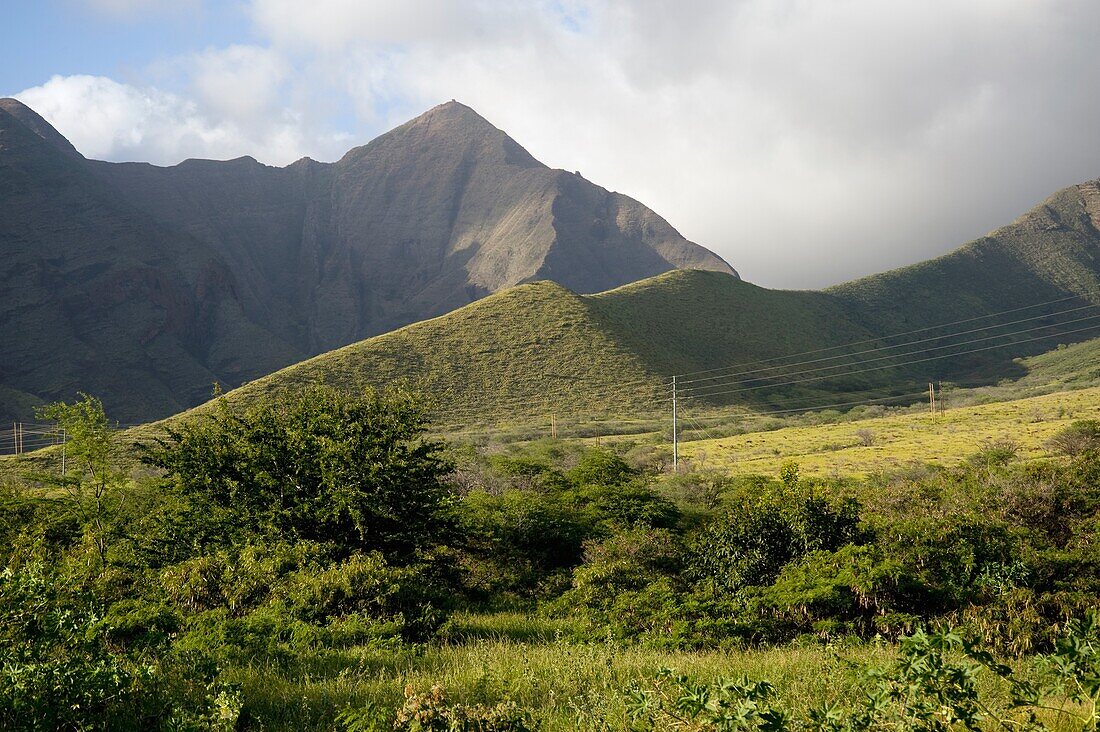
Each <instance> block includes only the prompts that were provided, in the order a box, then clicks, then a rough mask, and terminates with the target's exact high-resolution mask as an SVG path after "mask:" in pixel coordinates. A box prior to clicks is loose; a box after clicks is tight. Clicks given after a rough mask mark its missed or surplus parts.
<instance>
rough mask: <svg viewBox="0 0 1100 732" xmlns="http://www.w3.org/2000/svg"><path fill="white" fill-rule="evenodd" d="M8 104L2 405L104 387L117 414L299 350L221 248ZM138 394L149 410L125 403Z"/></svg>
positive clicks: (1, 270)
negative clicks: (261, 317) (252, 301)
mask: <svg viewBox="0 0 1100 732" xmlns="http://www.w3.org/2000/svg"><path fill="white" fill-rule="evenodd" d="M11 108H12V107H11V105H10V104H6V105H4V106H3V107H2V108H0V254H2V256H0V333H3V338H4V343H3V347H2V348H0V382H2V383H3V386H4V387H5V389H4V390H3V391H0V413H3V414H4V416H5V418H6V417H9V416H13V415H14V416H21V417H24V418H25V417H26V416H27V415H28V412H29V409H30V407H31V405H33V404H34V403H35V402H37V401H39V400H40V399H42V398H43V397H46V398H49V397H53V396H55V395H71V394H72V393H73V392H75V391H76V390H78V389H79V390H83V391H87V392H90V393H95V394H102V395H104V396H105V397H106V399H107V400H108V403H109V404H111V406H112V407H114V408H115V410H116V413H117V414H119V416H121V417H123V418H124V419H125V418H131V417H133V416H135V414H148V413H152V414H158V413H161V414H163V413H168V412H172V411H177V410H179V409H181V408H184V407H186V406H188V405H189V404H193V403H195V401H197V400H201V399H203V398H205V397H206V396H207V395H209V390H210V386H209V385H210V383H211V382H212V381H213V380H215V379H217V378H219V374H221V373H232V374H233V376H234V377H236V378H237V379H245V378H249V377H252V376H256V375H259V373H262V370H263V369H262V368H259V369H255V370H249V369H247V368H239V369H238V368H236V365H235V364H234V363H233V361H232V357H229V358H227V357H225V356H221V355H219V354H218V348H219V347H221V344H229V343H239V344H248V348H250V349H252V353H253V354H254V356H253V359H252V361H253V363H256V364H270V363H280V362H282V363H285V362H286V361H288V360H291V359H294V358H298V357H301V355H302V354H301V353H300V352H299V351H297V350H295V349H294V348H292V347H290V346H288V345H286V344H284V343H281V342H280V341H279V340H278V339H276V338H273V337H272V336H271V334H270V333H268V332H266V331H263V330H261V329H259V328H257V327H256V326H255V324H254V323H252V322H250V321H249V320H248V319H247V318H246V317H244V315H243V313H242V312H241V309H240V307H239V303H238V301H237V299H236V297H235V295H234V293H233V275H232V273H231V272H230V271H229V269H228V267H227V266H226V264H225V262H224V261H223V260H222V259H220V258H219V256H218V255H217V253H216V252H214V251H212V250H210V249H209V248H208V247H206V246H204V245H203V244H202V243H201V242H199V241H197V240H195V239H194V238H192V237H189V236H187V235H186V234H183V233H180V232H177V231H175V230H173V229H171V228H168V227H165V226H163V225H161V224H160V223H159V222H157V221H155V220H152V219H151V218H150V217H148V216H146V215H144V214H143V213H142V212H140V211H138V210H136V209H135V208H133V207H132V206H130V205H128V204H127V202H126V201H125V200H124V199H122V198H121V197H120V196H119V195H118V194H117V192H115V191H113V190H111V189H110V188H108V187H105V186H103V185H102V183H101V182H100V181H99V180H98V179H97V178H96V177H95V176H94V175H93V174H92V172H91V171H90V170H89V169H88V167H87V165H86V163H85V161H84V160H83V158H81V157H80V156H79V154H78V153H76V151H75V150H72V149H71V148H69V147H66V146H65V145H64V144H63V142H64V140H63V138H60V136H59V135H56V133H52V134H51V132H52V128H50V127H49V126H48V125H47V124H46V123H45V121H43V120H41V119H40V118H37V116H31V115H33V112H30V111H29V110H27V109H26V108H22V109H21V110H20V109H17V111H19V112H20V115H21V117H20V119H22V120H29V121H30V123H31V124H30V126H28V125H27V124H24V122H21V121H20V119H17V118H16V117H15V116H13V115H12V114H11V113H10V112H8V111H6V110H8V109H11ZM128 396H129V397H134V396H138V398H139V399H140V403H141V404H142V406H143V410H141V411H140V412H139V411H136V410H127V409H126V408H125V407H126V406H127V405H129V404H131V401H130V399H129V398H127V397H128Z"/></svg>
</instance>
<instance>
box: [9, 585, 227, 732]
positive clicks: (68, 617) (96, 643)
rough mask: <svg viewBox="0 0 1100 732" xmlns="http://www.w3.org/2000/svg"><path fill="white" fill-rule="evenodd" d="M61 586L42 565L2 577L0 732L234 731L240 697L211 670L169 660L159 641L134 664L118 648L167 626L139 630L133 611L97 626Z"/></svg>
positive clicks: (93, 614) (92, 605)
mask: <svg viewBox="0 0 1100 732" xmlns="http://www.w3.org/2000/svg"><path fill="white" fill-rule="evenodd" d="M65 579H66V578H64V577H60V576H57V575H55V574H53V573H51V572H50V571H49V570H48V569H47V568H45V567H44V566H43V565H41V564H31V565H28V566H26V567H23V568H20V569H15V570H13V569H10V568H9V569H5V570H3V571H0V727H3V728H4V729H11V730H22V729H26V730H35V729H99V728H104V727H109V728H122V729H159V728H170V729H195V730H198V729H206V730H231V729H233V728H234V724H235V722H236V720H237V717H238V715H239V713H240V708H241V701H240V696H239V693H238V691H237V690H236V689H235V688H234V687H232V686H230V685H227V684H224V683H222V682H219V681H218V680H217V669H216V668H210V667H209V666H208V665H206V664H204V663H203V662H202V659H201V658H184V659H177V658H173V657H170V656H169V655H167V653H166V644H165V643H164V637H160V638H156V639H153V640H151V641H150V640H149V639H144V642H142V643H140V644H138V645H140V646H141V648H142V651H143V652H142V653H141V654H137V655H130V654H127V653H126V652H125V651H124V650H123V648H122V647H120V645H119V644H120V643H121V642H123V641H126V640H130V641H133V640H134V638H133V636H132V635H130V633H129V632H128V631H130V630H131V629H132V628H133V627H134V626H135V625H145V626H150V625H156V624H157V622H156V620H154V619H153V618H152V617H150V616H159V617H158V618H157V619H160V620H163V616H160V614H159V613H148V612H146V613H145V616H146V617H145V618H143V619H141V620H137V622H135V618H134V616H135V615H138V614H141V609H139V608H137V607H134V606H133V604H131V606H130V607H128V608H125V609H124V608H117V609H115V610H114V612H112V613H108V614H107V616H106V617H101V615H100V611H99V610H98V608H97V603H96V601H95V598H94V597H92V596H89V595H87V594H81V593H79V592H72V591H71V590H70V587H69V584H68V583H66V581H65ZM127 616H128V617H127ZM168 624H171V621H169V623H168ZM120 630H121V631H122V632H121V633H120V632H119V631H120Z"/></svg>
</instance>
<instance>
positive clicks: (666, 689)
mask: <svg viewBox="0 0 1100 732" xmlns="http://www.w3.org/2000/svg"><path fill="white" fill-rule="evenodd" d="M1098 631H1100V628H1098V626H1097V619H1096V615H1090V616H1088V617H1087V618H1085V619H1084V620H1078V621H1074V622H1073V623H1071V624H1070V626H1069V627H1068V629H1067V633H1066V635H1065V636H1064V638H1063V639H1062V640H1061V641H1060V642H1059V643H1058V646H1057V649H1056V650H1055V652H1054V653H1052V654H1050V655H1047V656H1041V657H1039V658H1037V659H1036V661H1035V667H1036V673H1035V674H1034V675H1029V674H1024V673H1018V672H1017V671H1016V670H1014V669H1013V668H1012V667H1010V666H1007V665H1004V664H1002V663H999V662H997V661H996V660H995V659H994V657H993V656H992V655H991V654H990V653H989V652H988V651H985V650H982V649H980V648H978V647H975V646H974V645H972V644H969V643H967V642H965V641H964V640H963V638H962V637H961V636H959V635H958V634H957V633H955V632H954V631H951V630H946V631H940V632H935V633H926V632H924V631H917V632H916V633H914V634H913V635H911V636H908V637H906V638H903V639H902V641H901V643H900V647H899V654H898V655H899V658H898V660H897V662H896V663H895V664H893V665H892V666H891V667H889V668H885V669H869V670H868V672H867V679H866V683H865V684H864V687H863V689H862V691H863V694H862V698H860V699H856V700H840V699H837V700H829V701H827V702H826V703H824V704H822V705H821V706H818V707H816V708H810V709H800V708H798V707H796V706H792V705H790V704H788V703H785V702H784V701H783V700H782V699H781V698H779V697H778V695H777V694H776V692H775V687H774V686H772V685H771V684H770V683H768V682H766V681H749V680H748V679H745V678H742V679H739V680H721V681H718V682H717V683H714V684H706V683H700V682H697V681H693V680H692V679H690V678H689V677H688V676H686V675H683V674H678V673H676V672H674V671H672V670H671V669H662V670H661V671H660V672H659V673H658V674H657V676H656V677H655V679H654V680H653V681H652V683H651V684H649V685H648V686H641V685H636V686H635V687H633V688H632V689H631V691H630V692H629V697H628V709H629V713H630V720H631V729H632V730H635V731H636V732H659V731H663V730H669V729H677V730H685V731H686V730H690V731H692V732H724V731H729V730H752V729H758V730H768V731H770V732H787V731H788V730H789V731H792V732H793V731H794V730H805V729H811V730H820V731H821V732H868V731H869V730H881V729H907V730H949V729H968V730H974V731H975V732H976V731H977V730H980V729H987V728H990V727H995V726H999V727H1002V728H1004V729H1017V728H1021V729H1028V730H1032V732H1046V731H1047V730H1050V729H1061V728H1065V727H1063V725H1068V726H1069V727H1070V728H1077V729H1083V730H1095V729H1096V727H1097V723H1098V722H1100V710H1098V702H1100V632H1098ZM983 670H987V671H988V672H992V673H993V674H995V675H996V676H998V677H999V678H1000V679H1002V680H1003V681H1004V682H1005V683H1006V685H1007V686H1008V689H1009V695H1008V698H1009V703H1008V704H1007V706H1006V705H1003V704H1001V703H1000V701H999V700H998V699H994V698H990V696H989V695H986V694H983V693H982V692H981V689H980V687H979V685H978V683H977V682H978V675H979V673H981V672H982V671H983ZM853 702H854V703H853ZM1048 722H1049V723H1050V724H1049V725H1048Z"/></svg>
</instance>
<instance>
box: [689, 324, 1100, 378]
mask: <svg viewBox="0 0 1100 732" xmlns="http://www.w3.org/2000/svg"><path fill="white" fill-rule="evenodd" d="M1096 318H1100V314H1097V315H1088V316H1085V317H1083V318H1075V319H1073V320H1065V321H1062V322H1060V323H1048V324H1047V325H1039V326H1035V327H1033V328H1025V329H1023V330H1018V331H1014V332H1012V333H998V334H997V335H992V336H985V337H984V338H973V339H971V340H967V341H961V342H959V343H948V344H945V345H942V346H933V347H931V348H921V349H917V350H916V351H909V352H906V353H895V354H891V355H887V356H878V357H876V358H869V359H864V360H863V361H859V362H856V363H855V364H837V365H835V366H822V367H818V368H813V369H804V370H802V371H795V372H793V373H788V374H779V375H776V376H774V377H772V376H760V377H757V378H753V379H734V380H732V381H727V382H724V383H720V384H706V385H703V386H696V387H691V388H690V389H687V390H685V391H687V392H689V393H690V392H692V391H698V390H701V389H710V388H713V387H717V386H727V385H729V384H736V383H745V382H750V381H760V380H763V379H769V378H781V377H785V376H798V375H800V374H812V373H816V372H821V371H832V370H835V369H842V368H848V367H850V366H853V365H855V366H861V365H863V364H867V363H875V362H876V361H887V360H891V359H897V358H903V357H905V356H914V355H919V354H922V353H931V352H933V351H941V350H943V349H945V348H958V347H959V346H967V345H970V344H971V343H981V342H983V341H989V340H997V339H1000V338H1012V337H1015V336H1017V335H1019V334H1021V333H1031V332H1033V331H1036V330H1043V329H1045V328H1057V327H1061V326H1064V325H1072V324H1073V323H1081V322H1084V321H1086V320H1095V319H1096ZM1051 337H1054V336H1051ZM1014 342H1016V343H1019V342H1020V341H1014ZM904 365H906V364H905V363H901V364H897V366H896V367H897V368H900V367H901V366H904Z"/></svg>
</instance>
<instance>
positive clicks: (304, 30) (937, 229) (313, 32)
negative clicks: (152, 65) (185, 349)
mask: <svg viewBox="0 0 1100 732" xmlns="http://www.w3.org/2000/svg"><path fill="white" fill-rule="evenodd" d="M150 1H151V2H154V3H155V0H150ZM91 2H101V3H106V4H109V5H119V6H123V5H137V4H144V3H140V2H139V0H91ZM250 3H251V4H250V6H249V7H250V12H251V17H252V21H253V25H254V31H255V33H256V34H257V36H258V37H259V38H260V39H261V42H260V43H259V44H257V45H235V46H229V47H227V48H221V49H208V50H206V51H202V52H198V53H195V54H193V55H190V56H186V57H183V58H174V59H168V60H166V61H164V62H163V64H164V65H166V66H167V67H170V68H171V69H172V71H171V73H168V74H164V76H165V78H164V79H157V80H156V83H155V85H153V86H147V87H146V86H139V85H121V84H116V83H115V82H112V81H110V80H107V79H93V78H91V77H67V78H55V79H53V80H51V81H50V82H49V83H47V84H45V85H43V86H42V87H37V88H36V89H33V90H27V92H24V93H23V94H22V95H19V96H20V97H21V98H23V99H24V101H27V102H28V103H29V104H31V106H34V107H35V108H36V109H38V110H39V111H40V112H42V113H43V114H44V115H45V116H46V117H47V118H49V119H50V120H51V121H54V122H56V123H57V126H58V128H59V129H60V130H61V132H62V133H63V134H65V135H67V136H69V137H70V138H71V139H72V140H73V142H74V144H76V145H77V147H78V148H80V149H81V150H82V151H84V152H86V153H88V154H91V155H94V156H99V157H108V158H111V159H119V158H122V157H131V156H132V157H137V158H148V159H153V160H155V161H158V162H174V161H176V160H178V159H180V158H182V157H186V156H198V155H203V156H214V157H232V156H236V155H243V154H252V155H254V156H256V157H257V158H259V159H261V160H264V161H265V162H271V163H280V162H287V161H289V160H292V159H294V158H295V157H297V156H299V155H301V154H310V155H312V156H313V157H317V158H320V159H333V158H335V157H338V156H339V154H340V153H341V152H342V151H343V149H345V148H346V147H349V146H350V144H351V143H350V141H349V140H348V139H346V138H343V139H341V138H340V137H339V136H337V135H334V134H332V132H331V130H332V128H333V127H334V126H341V127H344V128H346V129H347V130H348V131H349V132H353V133H354V139H355V142H356V143H362V142H365V141H366V140H367V139H369V137H371V136H373V135H374V134H377V133H379V132H382V131H383V130H384V129H386V128H387V127H389V126H391V125H394V124H397V123H399V122H402V121H404V120H405V119H407V118H409V117H412V116H414V115H416V114H419V113H420V112H422V111H423V110H424V109H426V108H427V107H429V106H431V105H434V104H437V103H439V102H441V101H445V100H447V99H451V98H457V99H459V100H460V101H463V102H466V103H467V104H470V105H471V106H473V107H474V108H475V109H477V110H478V111H479V112H481V113H482V114H483V115H484V116H486V117H487V118H488V119H489V120H490V121H492V122H494V123H495V124H497V125H498V126H499V127H501V128H503V129H504V130H506V131H507V132H509V133H510V134H511V135H512V136H513V137H514V138H516V140H517V141H519V142H520V143H521V144H523V145H524V146H525V147H527V148H528V149H529V150H530V151H531V152H532V153H533V154H534V155H535V156H536V157H538V158H540V159H541V160H543V161H544V162H546V163H547V164H550V165H554V166H558V167H563V168H567V169H570V170H574V169H580V170H581V171H582V172H583V173H584V175H585V176H586V177H587V178H589V179H590V180H593V181H596V182H597V183H600V184H602V185H605V186H607V187H609V188H612V189H616V190H620V191H623V192H625V193H627V194H630V195H632V196H634V197H636V198H638V199H640V200H642V201H643V202H645V203H646V204H648V205H650V206H651V207H652V208H654V209H655V210H656V211H658V212H659V213H661V214H662V215H664V216H665V217H667V218H668V219H669V220H670V222H671V223H672V224H673V225H675V226H676V227H678V228H679V229H680V230H681V231H682V232H683V233H684V234H685V235H687V236H688V237H690V238H692V239H694V240H695V241H698V242H699V243H701V244H704V245H706V246H708V247H710V248H712V249H714V250H716V251H718V252H719V253H721V254H722V255H724V256H726V257H727V258H728V259H729V260H730V262H731V263H732V264H733V265H734V266H736V267H737V268H738V269H740V270H741V271H742V273H743V274H744V275H745V276H746V277H747V278H749V279H752V280H754V281H758V282H760V283H762V284H768V285H776V286H818V285H823V284H829V283H832V282H837V281H840V280H843V279H845V278H847V277H850V276H853V275H857V274H865V273H870V272H873V271H877V270H881V269H884V268H887V267H890V266H895V265H899V264H904V263H908V262H913V261H917V260H920V259H922V258H925V257H928V256H931V255H934V254H938V253H942V252H945V251H947V250H949V249H951V248H953V247H954V246H956V245H958V244H960V243H962V242H963V241H965V240H967V239H969V238H973V237H975V236H977V235H980V234H981V233H984V232H985V231H986V230H988V229H989V228H992V227H993V226H995V225H998V224H1002V223H1006V222H1008V221H1010V220H1011V219H1012V218H1014V217H1015V216H1016V215H1017V214H1018V213H1020V212H1021V211H1023V210H1024V209H1026V208H1027V207H1029V206H1030V205H1032V204H1033V203H1036V202H1037V201H1038V200H1040V199H1041V198H1042V197H1044V196H1045V195H1046V194H1048V193H1051V192H1053V191H1054V190H1055V189H1057V188H1060V187H1062V186H1065V185H1068V184H1070V183H1073V182H1076V181H1079V180H1084V179H1088V178H1092V177H1095V176H1097V175H1100V146H1098V145H1096V144H1095V141H1094V140H1095V130H1096V129H1098V128H1100V95H1097V94H1095V93H1094V91H1095V90H1094V87H1095V80H1096V79H1097V78H1100V54H1096V53H1095V52H1094V49H1093V46H1094V40H1093V37H1094V35H1095V34H1094V29H1095V28H1096V27H1100V4H1097V3H1095V2H1094V1H1093V0H1047V1H1046V2H1034V0H968V2H965V3H960V2H956V1H954V0H920V1H918V0H899V1H898V2H889V3H884V2H882V0H697V1H696V2H692V3H690V4H687V3H683V2H677V1H674V0H631V1H629V2H628V1H627V0H529V1H528V2H522V3H517V2H509V1H506V0H471V1H470V2H464V3H455V2H450V1H449V0H405V1H404V2H395V1H392V2H391V1H386V2H383V1H372V2H359V1H358V0H311V2H309V3H301V2H299V1H298V0H250ZM161 70H162V71H163V69H161ZM165 89H171V90H172V93H168V92H166V91H163V90H165ZM32 98H33V100H32ZM43 105H46V106H45V107H44V106H43Z"/></svg>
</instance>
